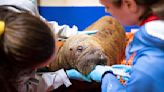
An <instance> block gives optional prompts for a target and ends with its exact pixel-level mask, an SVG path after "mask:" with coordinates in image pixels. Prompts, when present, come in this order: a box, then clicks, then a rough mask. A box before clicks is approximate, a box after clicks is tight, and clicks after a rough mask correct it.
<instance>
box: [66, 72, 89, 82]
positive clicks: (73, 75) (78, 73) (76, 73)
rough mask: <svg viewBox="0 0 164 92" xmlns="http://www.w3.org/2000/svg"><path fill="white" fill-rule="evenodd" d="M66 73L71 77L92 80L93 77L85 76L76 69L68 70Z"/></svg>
mask: <svg viewBox="0 0 164 92" xmlns="http://www.w3.org/2000/svg"><path fill="white" fill-rule="evenodd" d="M66 73H67V76H68V77H69V78H70V79H76V80H82V81H87V82H91V79H90V78H89V77H88V76H84V75H83V74H81V73H80V72H78V71H77V70H75V69H70V70H66Z"/></svg>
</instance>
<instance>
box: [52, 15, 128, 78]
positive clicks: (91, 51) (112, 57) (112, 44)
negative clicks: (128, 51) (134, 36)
mask: <svg viewBox="0 0 164 92" xmlns="http://www.w3.org/2000/svg"><path fill="white" fill-rule="evenodd" d="M87 30H99V31H98V32H97V33H96V34H94V35H85V34H79V35H75V36H72V37H70V38H68V39H67V40H66V42H65V43H64V45H63V46H62V47H61V48H60V49H59V51H58V53H57V56H56V60H55V61H54V62H52V63H51V64H50V69H51V70H58V69H60V68H64V69H71V68H75V69H77V70H78V71H79V72H81V73H82V74H84V75H87V74H88V73H89V72H90V71H91V70H92V69H93V68H94V67H95V66H96V65H113V64H119V63H120V62H121V60H122V59H123V58H124V51H125V45H126V37H125V31H124V29H123V27H122V26H121V25H120V24H119V22H118V21H116V20H115V19H114V18H112V17H110V16H104V17H102V18H100V19H99V20H98V21H96V22H95V23H93V24H92V25H91V26H89V27H88V28H86V29H85V30H84V31H87Z"/></svg>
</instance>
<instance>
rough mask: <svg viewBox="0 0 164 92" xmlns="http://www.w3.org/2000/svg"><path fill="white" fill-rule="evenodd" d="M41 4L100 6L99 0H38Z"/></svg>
mask: <svg viewBox="0 0 164 92" xmlns="http://www.w3.org/2000/svg"><path fill="white" fill-rule="evenodd" d="M39 3H40V5H41V6H101V4H100V3H99V0H40V1H39Z"/></svg>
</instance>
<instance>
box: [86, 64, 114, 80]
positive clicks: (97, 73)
mask: <svg viewBox="0 0 164 92" xmlns="http://www.w3.org/2000/svg"><path fill="white" fill-rule="evenodd" d="M106 71H112V67H110V66H103V65H97V66H96V67H95V69H94V70H93V71H91V73H90V74H89V75H88V77H90V78H91V79H92V80H94V81H96V82H101V78H102V75H103V74H104V73H105V72H106Z"/></svg>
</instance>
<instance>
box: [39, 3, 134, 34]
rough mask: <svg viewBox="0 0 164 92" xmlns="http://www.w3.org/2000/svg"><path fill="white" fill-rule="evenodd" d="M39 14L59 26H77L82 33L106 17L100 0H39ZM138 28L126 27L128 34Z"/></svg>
mask: <svg viewBox="0 0 164 92" xmlns="http://www.w3.org/2000/svg"><path fill="white" fill-rule="evenodd" d="M38 6H39V12H40V14H41V15H42V16H43V17H44V18H46V19H47V20H48V21H57V22H58V23H59V25H64V24H67V25H69V26H70V27H72V26H73V25H76V26H77V27H78V29H79V31H82V30H83V29H85V28H86V27H88V26H89V25H91V24H92V23H93V22H95V21H96V20H97V19H99V18H100V17H102V16H104V15H110V14H108V13H106V12H105V9H104V7H103V6H102V5H101V4H100V3H99V0H39V1H38ZM135 28H137V27H136V26H133V27H128V26H125V30H126V31H127V32H129V31H131V29H135Z"/></svg>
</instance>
